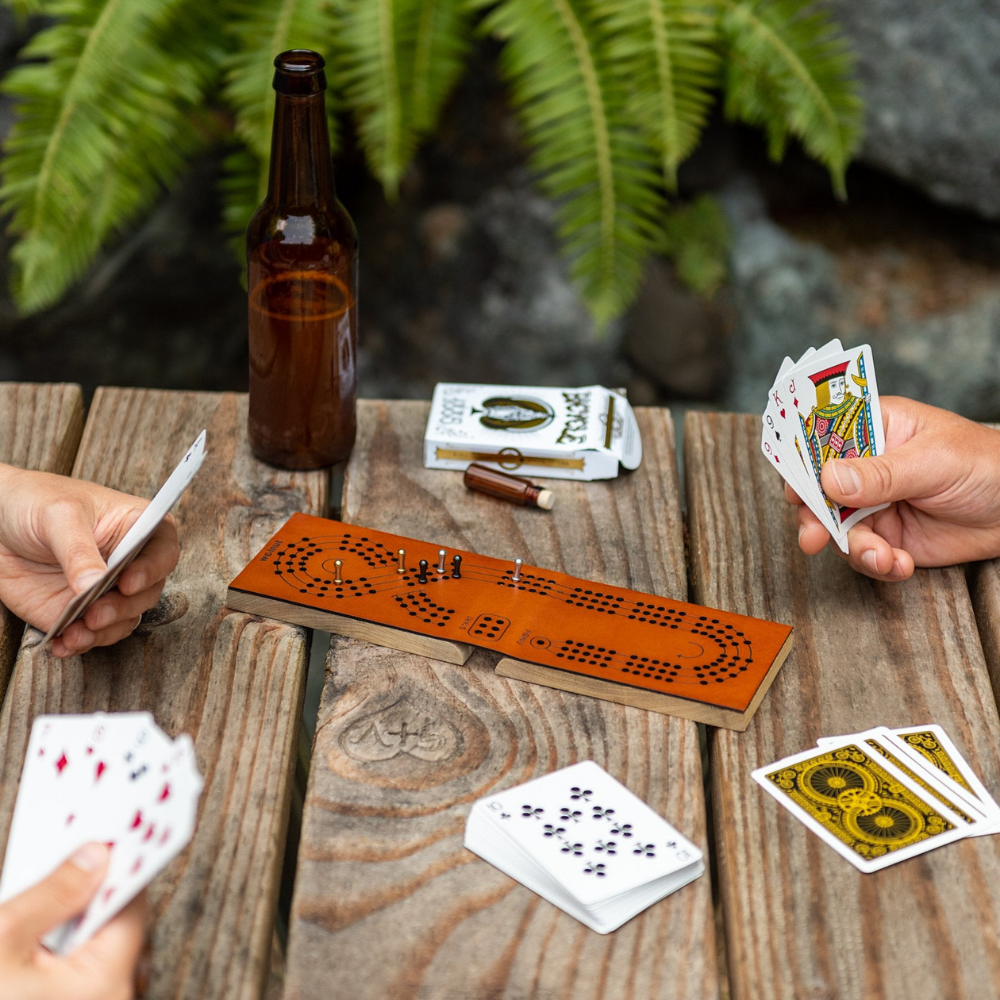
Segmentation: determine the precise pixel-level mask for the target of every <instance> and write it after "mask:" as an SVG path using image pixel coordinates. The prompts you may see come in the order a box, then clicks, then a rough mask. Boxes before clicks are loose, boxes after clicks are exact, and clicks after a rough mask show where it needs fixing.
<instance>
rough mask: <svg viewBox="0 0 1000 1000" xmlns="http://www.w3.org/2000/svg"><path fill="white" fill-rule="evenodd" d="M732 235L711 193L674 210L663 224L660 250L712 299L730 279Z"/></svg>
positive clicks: (684, 277) (694, 286)
mask: <svg viewBox="0 0 1000 1000" xmlns="http://www.w3.org/2000/svg"><path fill="white" fill-rule="evenodd" d="M730 243H731V236H730V230H729V223H728V222H727V221H726V216H725V213H724V212H723V211H722V206H721V205H719V203H718V201H717V200H716V199H715V198H713V197H712V196H711V195H708V194H703V195H699V196H698V197H697V198H695V199H694V201H691V202H688V203H687V204H686V205H681V206H680V207H678V208H676V209H674V211H672V212H671V213H670V214H669V215H668V216H667V218H666V221H665V222H664V223H663V240H662V243H661V244H660V247H659V249H661V250H662V252H663V253H665V254H667V256H669V257H671V258H672V259H673V262H674V267H676V268H677V276H678V277H679V278H680V280H681V281H682V282H683V283H684V284H685V285H686V286H687V287H688V288H690V289H691V290H692V291H693V292H697V294H699V295H701V296H703V297H704V298H711V297H712V295H714V294H715V292H716V291H717V290H718V288H719V286H720V285H721V284H722V282H723V281H724V280H725V278H726V271H727V268H728V259H729V247H730Z"/></svg>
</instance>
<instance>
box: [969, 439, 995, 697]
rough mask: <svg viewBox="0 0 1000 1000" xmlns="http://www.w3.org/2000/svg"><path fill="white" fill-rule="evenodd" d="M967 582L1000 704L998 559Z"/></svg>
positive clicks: (974, 569) (976, 567) (976, 569)
mask: <svg viewBox="0 0 1000 1000" xmlns="http://www.w3.org/2000/svg"><path fill="white" fill-rule="evenodd" d="M990 426H991V427H992V428H993V429H994V430H995V431H1000V424H991V425H990ZM998 487H1000V484H998ZM968 579H969V592H970V594H971V595H972V606H973V608H974V609H975V612H976V622H977V624H978V625H979V636H980V638H981V639H982V641H983V652H984V653H985V654H986V666H987V668H988V669H989V672H990V681H991V682H992V684H993V693H994V695H995V696H996V699H997V702H998V703H1000V559H989V560H987V561H985V562H979V563H973V564H972V565H971V566H970V567H969V572H968Z"/></svg>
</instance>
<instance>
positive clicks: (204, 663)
mask: <svg viewBox="0 0 1000 1000" xmlns="http://www.w3.org/2000/svg"><path fill="white" fill-rule="evenodd" d="M203 427H207V428H208V457H207V459H206V460H205V464H204V466H203V467H202V469H201V471H200V472H199V474H198V475H197V477H196V478H195V479H194V481H193V482H192V484H191V486H190V487H189V489H188V492H187V493H186V494H185V496H184V497H183V498H182V499H181V501H180V503H179V504H178V506H177V508H176V509H175V512H174V513H175V517H176V518H177V521H178V526H179V531H180V537H181V560H180V564H179V566H178V568H177V570H175V572H174V573H173V574H172V575H171V577H170V578H169V581H168V583H167V586H166V589H165V591H164V595H163V598H162V599H161V601H160V603H159V605H158V606H157V607H156V608H155V609H154V610H153V611H152V612H150V613H149V614H147V615H146V616H145V618H144V622H143V624H142V625H140V627H139V629H138V630H137V631H136V632H135V633H134V635H133V636H132V637H131V638H129V639H126V640H125V641H124V642H122V643H119V644H118V645H116V646H114V647H111V648H110V649H106V650H95V651H93V652H91V653H88V654H86V655H85V656H83V657H76V658H73V659H68V660H64V661H59V660H56V659H54V658H52V657H51V656H49V655H48V654H46V653H43V652H41V651H40V650H39V649H38V648H37V647H36V648H25V647H22V649H21V652H20V655H19V657H18V661H17V665H16V667H15V671H14V676H13V679H12V681H11V685H10V691H9V693H8V697H7V700H6V703H5V705H4V709H3V713H2V716H0V748H2V751H3V758H2V766H0V851H2V848H3V846H4V844H5V842H6V837H7V832H8V829H9V826H10V817H11V813H12V810H13V806H14V800H15V796H16V792H17V783H18V778H19V775H20V771H21V766H22V763H23V759H24V751H25V746H26V744H27V738H28V734H29V731H30V728H31V722H32V720H33V719H34V717H35V716H36V715H38V714H41V713H46V712H93V711H98V710H110V711H125V710H149V711H151V712H152V713H153V715H154V716H155V717H156V720H157V722H158V723H159V724H160V726H161V727H162V728H163V729H164V730H166V731H167V732H168V733H169V734H170V735H172V736H174V735H177V734H178V733H180V732H188V733H190V734H191V735H192V736H193V738H194V741H195V747H196V750H197V757H198V765H199V768H200V770H201V771H202V773H203V774H204V776H205V791H204V793H203V795H202V800H201V806H200V812H199V820H198V825H197V828H196V831H195V835H194V839H193V841H192V844H191V845H190V846H189V848H188V849H187V851H185V853H184V854H183V855H182V856H181V857H180V858H178V859H177V860H176V861H175V862H173V864H171V865H170V866H169V867H168V868H167V870H166V872H165V873H164V874H162V875H161V876H160V877H159V878H158V879H157V880H156V881H155V882H154V884H153V889H152V891H151V907H152V912H153V917H154V931H153V937H152V944H153V960H154V968H153V975H152V984H151V986H150V989H149V992H148V994H147V997H148V998H149V1000H159V998H166V997H170V998H181V997H184V998H190V1000H202V998H211V1000H223V998H225V1000H229V998H240V1000H256V998H258V997H259V996H260V995H261V993H262V991H263V985H264V980H265V977H266V975H267V971H268V965H269V960H270V946H271V940H272V933H273V926H274V917H275V907H276V900H277V894H278V882H279V878H280V872H281V861H282V850H283V846H284V841H285V832H286V822H287V813H288V800H289V786H290V781H291V774H292V765H293V758H294V747H295V743H296V739H297V735H298V726H299V717H300V715H301V709H302V696H303V689H304V682H305V670H306V659H307V636H306V634H305V632H304V631H303V630H302V629H300V628H297V627H294V626H289V625H282V624H279V623H277V622H272V621H261V620H259V619H254V618H252V617H250V616H248V615H245V614H242V613H239V612H232V611H229V610H228V609H226V608H225V607H224V606H223V605H224V597H225V592H226V585H227V583H228V582H229V580H230V579H232V577H233V576H235V575H236V573H237V572H238V571H239V570H240V569H241V568H242V567H243V566H244V564H245V563H246V562H247V561H248V560H249V559H250V558H251V557H252V556H253V555H254V554H255V553H256V552H257V551H258V549H259V548H260V547H261V546H262V545H263V543H264V542H265V541H266V540H267V539H268V538H269V537H270V536H271V535H272V534H273V533H274V532H275V531H276V530H277V528H278V527H279V525H281V524H282V523H283V522H284V521H285V520H286V519H287V517H288V516H289V515H290V514H291V513H292V512H293V511H296V510H306V511H312V512H314V513H324V512H325V510H326V506H327V482H328V476H327V474H326V473H325V472H311V473H288V472H279V471H276V470H274V469H271V468H269V467H267V466H265V465H263V464H261V463H259V462H257V461H256V460H255V459H253V458H252V456H251V455H250V452H249V448H248V446H247V443H246V398H245V397H243V396H237V395H234V394H224V395H220V394H208V393H177V392H156V391H151V390H128V389H99V390H98V391H97V394H96V395H95V397H94V401H93V405H92V406H91V410H90V416H89V419H88V421H87V425H86V429H85V432H84V437H83V441H82V443H81V445H80V450H79V454H78V456H77V461H76V465H75V467H74V470H73V473H74V475H76V476H78V477H80V478H83V479H90V480H93V481H95V482H98V483H101V484H103V485H107V486H112V487H115V488H119V489H123V490H126V491H130V492H134V493H136V494H138V495H140V496H145V497H151V496H152V495H153V493H154V492H155V490H156V489H157V488H158V487H159V485H160V484H161V483H162V482H163V480H164V479H165V478H166V476H167V474H168V473H169V472H170V471H171V469H172V468H173V467H174V465H175V464H176V463H177V462H178V461H179V460H180V459H181V458H182V457H183V455H184V453H185V451H186V450H187V448H188V446H189V445H190V444H191V442H192V441H193V440H194V438H195V436H196V435H197V434H198V432H199V431H200V430H201V429H202V428H203Z"/></svg>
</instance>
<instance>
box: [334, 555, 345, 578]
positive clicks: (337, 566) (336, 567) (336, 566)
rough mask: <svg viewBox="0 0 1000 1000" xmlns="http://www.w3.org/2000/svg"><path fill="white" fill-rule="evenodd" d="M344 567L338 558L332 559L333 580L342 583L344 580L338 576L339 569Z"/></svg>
mask: <svg viewBox="0 0 1000 1000" xmlns="http://www.w3.org/2000/svg"><path fill="white" fill-rule="evenodd" d="M343 568H344V564H343V563H342V562H341V561H340V560H339V559H334V560H333V582H334V583H343V582H344V581H343V580H342V579H341V578H340V571H341V570H342V569H343Z"/></svg>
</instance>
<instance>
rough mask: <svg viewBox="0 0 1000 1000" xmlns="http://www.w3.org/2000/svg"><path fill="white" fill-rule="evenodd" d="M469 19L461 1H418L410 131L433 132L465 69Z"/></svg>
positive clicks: (469, 31) (419, 133)
mask: <svg viewBox="0 0 1000 1000" xmlns="http://www.w3.org/2000/svg"><path fill="white" fill-rule="evenodd" d="M470 36H471V18H470V17H469V13H468V11H467V9H466V7H465V5H464V4H463V3H461V2H460V0H420V3H419V7H418V10H417V21H416V35H415V37H414V40H413V73H412V78H411V80H412V92H413V129H414V131H415V132H416V133H417V134H418V136H422V135H426V134H427V133H429V132H431V131H433V129H434V127H435V126H436V125H437V123H438V118H439V117H440V114H441V109H442V107H443V106H444V103H445V101H446V100H447V99H448V95H449V94H450V93H451V90H452V87H454V85H455V82H456V81H457V80H458V78H459V76H461V74H462V70H463V69H464V68H465V55H466V53H467V51H468V49H469V42H470Z"/></svg>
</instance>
